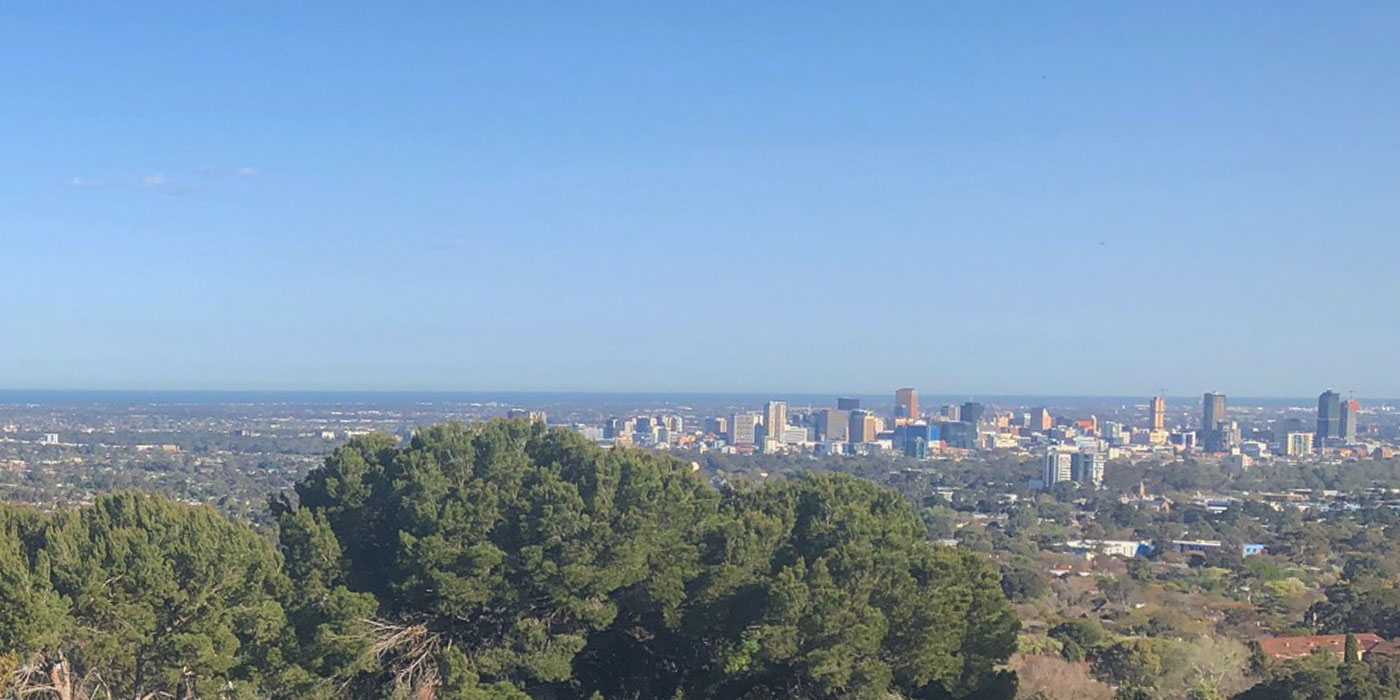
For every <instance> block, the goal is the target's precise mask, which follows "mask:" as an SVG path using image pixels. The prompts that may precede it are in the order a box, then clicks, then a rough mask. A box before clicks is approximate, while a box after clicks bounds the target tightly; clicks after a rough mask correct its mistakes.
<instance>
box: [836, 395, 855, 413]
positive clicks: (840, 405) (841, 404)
mask: <svg viewBox="0 0 1400 700" xmlns="http://www.w3.org/2000/svg"><path fill="white" fill-rule="evenodd" d="M836 408H837V409H840V410H842V411H855V410H859V409H860V399H853V398H850V397H845V396H843V397H841V398H839V399H836Z"/></svg>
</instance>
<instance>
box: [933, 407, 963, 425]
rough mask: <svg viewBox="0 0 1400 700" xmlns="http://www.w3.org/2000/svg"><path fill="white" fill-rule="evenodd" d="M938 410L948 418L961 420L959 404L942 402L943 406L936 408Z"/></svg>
mask: <svg viewBox="0 0 1400 700" xmlns="http://www.w3.org/2000/svg"><path fill="white" fill-rule="evenodd" d="M938 412H939V413H940V414H942V416H943V417H944V418H947V419H948V420H952V421H958V420H962V406H959V405H957V404H955V403H950V404H944V405H943V408H940V409H938Z"/></svg>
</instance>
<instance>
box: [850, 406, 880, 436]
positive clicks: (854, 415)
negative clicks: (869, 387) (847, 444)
mask: <svg viewBox="0 0 1400 700" xmlns="http://www.w3.org/2000/svg"><path fill="white" fill-rule="evenodd" d="M847 423H848V425H849V426H850V431H849V433H848V435H849V438H850V441H851V442H874V441H875V433H877V432H879V420H878V419H877V418H876V417H875V414H874V413H871V412H870V411H851V418H850V420H849V421H847Z"/></svg>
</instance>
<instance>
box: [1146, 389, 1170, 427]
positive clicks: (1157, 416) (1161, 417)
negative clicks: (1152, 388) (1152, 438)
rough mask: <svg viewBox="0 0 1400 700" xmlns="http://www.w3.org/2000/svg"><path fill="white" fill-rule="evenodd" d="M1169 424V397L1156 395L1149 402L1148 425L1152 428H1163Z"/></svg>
mask: <svg viewBox="0 0 1400 700" xmlns="http://www.w3.org/2000/svg"><path fill="white" fill-rule="evenodd" d="M1166 424H1167V399H1166V397H1165V396H1154V397H1152V401H1151V402H1149V403H1148V404H1147V425H1148V427H1149V428H1150V429H1152V430H1162V429H1163V426H1165V425H1166Z"/></svg>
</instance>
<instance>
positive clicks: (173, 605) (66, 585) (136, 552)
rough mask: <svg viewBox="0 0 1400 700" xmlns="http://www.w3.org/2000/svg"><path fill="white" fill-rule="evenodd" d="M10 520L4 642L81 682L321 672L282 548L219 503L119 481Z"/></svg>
mask: <svg viewBox="0 0 1400 700" xmlns="http://www.w3.org/2000/svg"><path fill="white" fill-rule="evenodd" d="M0 523H3V525H0V623H2V624H0V653H3V654H5V655H6V656H8V657H9V658H10V659H11V660H12V663H13V664H14V665H17V666H21V667H32V668H34V669H36V670H38V671H39V672H40V673H42V674H44V675H45V676H48V675H49V674H50V673H58V675H57V676H55V677H57V678H60V679H61V681H62V683H61V685H63V686H64V687H66V688H68V689H69V690H70V691H71V692H74V693H76V694H78V695H82V694H84V693H89V692H92V691H93V690H94V689H95V688H97V687H99V686H100V687H101V688H103V689H105V691H106V692H110V693H111V694H112V695H114V696H117V697H146V696H147V695H150V694H170V695H173V696H176V697H189V696H195V695H200V694H204V695H214V694H218V693H223V694H226V695H232V696H245V695H247V696H255V695H263V694H266V693H267V692H274V691H276V690H278V689H288V688H291V687H292V686H293V685H297V684H299V685H300V686H301V687H302V688H303V689H305V690H307V691H309V690H310V689H312V688H313V687H314V686H316V685H318V683H317V682H315V681H313V680H311V679H308V678H304V677H303V678H300V679H299V678H298V676H299V670H298V669H297V668H296V667H295V664H294V663H293V659H292V656H293V655H294V647H295V640H293V639H291V638H290V636H289V634H288V629H287V627H286V609H287V608H286V607H284V603H285V602H286V601H287V600H288V599H289V598H290V597H291V593H292V592H291V589H290V587H289V586H288V583H287V580H286V578H285V576H284V575H283V573H282V570H281V561H280V558H279V557H278V555H277V552H276V550H275V549H274V548H273V547H272V546H271V545H270V544H269V543H268V542H267V540H265V539H264V538H262V537H261V536H259V535H258V534H257V533H255V532H253V531H252V530H250V529H248V528H247V527H245V526H243V525H240V524H237V523H234V522H231V521H229V520H227V519H225V518H224V517H222V516H220V515H218V514H217V513H215V512H214V511H213V510H212V509H209V508H204V507H190V506H186V505H182V504H178V503H175V502H173V501H170V500H167V499H163V498H157V497H149V496H143V495H138V494H134V493H120V494H115V495H111V496H103V497H100V498H99V499H98V500H97V502H96V503H94V504H93V505H92V506H89V507H85V508H82V509H78V510H69V511H61V512H58V513H56V514H53V515H42V514H38V513H35V512H30V511H25V510H20V509H14V508H9V507H0ZM46 680H51V679H49V678H46ZM16 682H19V681H16ZM16 690H24V689H23V688H16Z"/></svg>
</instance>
